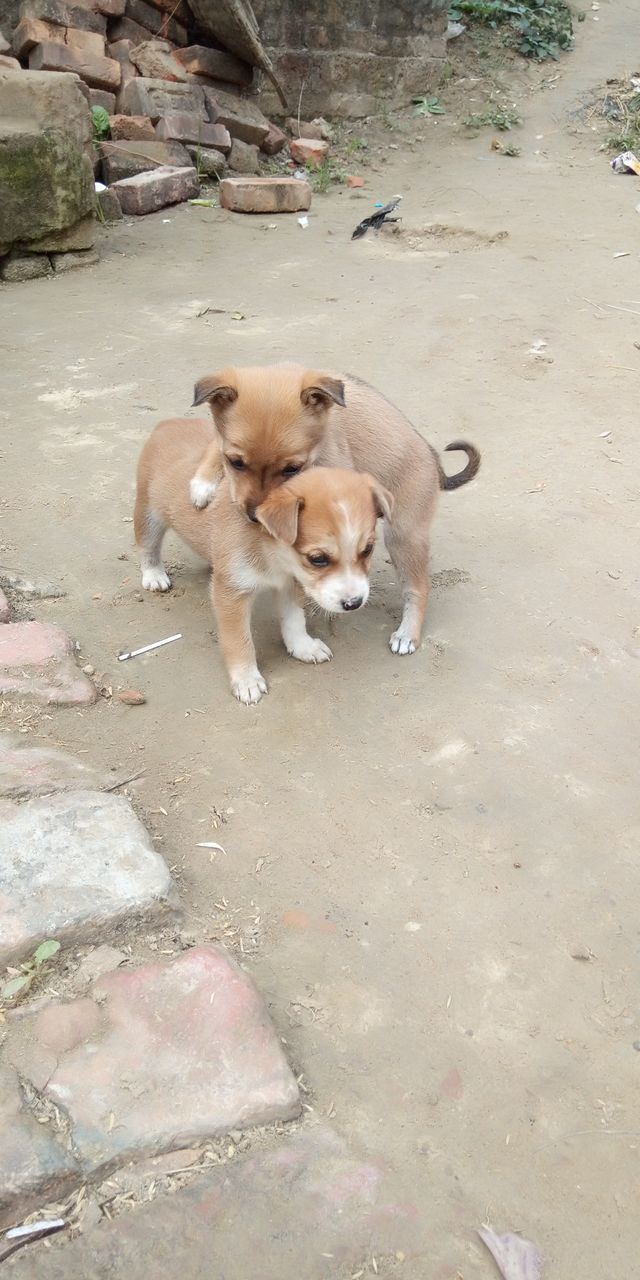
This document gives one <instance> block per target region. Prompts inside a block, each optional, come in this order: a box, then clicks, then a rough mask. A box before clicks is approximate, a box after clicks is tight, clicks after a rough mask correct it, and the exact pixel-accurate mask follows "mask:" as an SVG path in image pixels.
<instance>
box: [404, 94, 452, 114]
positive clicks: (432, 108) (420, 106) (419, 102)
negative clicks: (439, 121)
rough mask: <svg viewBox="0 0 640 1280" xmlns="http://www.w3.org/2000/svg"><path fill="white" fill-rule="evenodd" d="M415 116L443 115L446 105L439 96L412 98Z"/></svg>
mask: <svg viewBox="0 0 640 1280" xmlns="http://www.w3.org/2000/svg"><path fill="white" fill-rule="evenodd" d="M411 101H412V103H413V114H414V116H443V115H444V107H443V105H442V103H441V102H440V99H439V98H425V97H418V98H412V99H411Z"/></svg>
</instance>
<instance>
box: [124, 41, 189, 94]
mask: <svg viewBox="0 0 640 1280" xmlns="http://www.w3.org/2000/svg"><path fill="white" fill-rule="evenodd" d="M130 56H131V61H132V62H133V64H134V66H135V67H137V68H138V71H139V72H140V75H141V76H146V77H147V78H148V79H149V80H173V81H176V82H177V83H179V84H186V82H187V73H186V71H185V69H184V67H183V66H181V65H180V63H179V62H178V60H177V58H174V56H173V48H172V46H171V45H170V44H169V43H168V41H166V40H144V41H143V42H142V44H138V45H134V46H133V48H132V50H131V55H130Z"/></svg>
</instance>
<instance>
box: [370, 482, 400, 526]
mask: <svg viewBox="0 0 640 1280" xmlns="http://www.w3.org/2000/svg"><path fill="white" fill-rule="evenodd" d="M369 482H370V484H371V495H372V497H373V505H374V507H375V509H376V514H377V516H378V519H379V520H380V519H381V518H384V519H385V520H390V519H391V513H392V511H393V502H394V499H393V494H392V493H389V490H388V489H385V487H384V485H382V484H380V483H379V482H378V481H377V480H374V478H373V476H369Z"/></svg>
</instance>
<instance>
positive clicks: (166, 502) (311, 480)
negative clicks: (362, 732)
mask: <svg viewBox="0 0 640 1280" xmlns="http://www.w3.org/2000/svg"><path fill="white" fill-rule="evenodd" d="M213 439H214V428H213V426H212V425H211V424H210V423H209V422H207V421H195V422H194V421H191V420H190V419H184V420H177V421H176V420H173V421H169V422H162V423H160V424H159V425H158V426H157V427H156V428H155V430H154V431H153V432H152V434H151V436H150V437H149V439H148V440H147V442H146V444H145V445H144V448H143V450H142V453H141V455H140V460H139V463H138V473H137V493H136V505H135V513H134V527H135V535H136V542H137V543H138V545H139V547H140V549H141V567H142V585H143V587H145V588H146V589H147V590H148V591H167V590H168V589H169V587H170V585H171V583H170V579H169V576H168V574H167V572H166V570H165V568H164V565H163V563H162V559H161V548H162V540H163V538H164V535H165V533H166V531H167V529H169V528H171V529H174V530H175V531H176V533H178V534H179V535H180V537H181V538H183V539H184V541H185V542H187V543H188V544H189V546H190V547H191V548H192V549H193V550H194V551H196V552H197V554H198V555H200V556H202V558H203V559H204V560H207V561H208V562H209V564H211V565H212V568H213V574H212V602H213V606H214V609H215V613H216V617H217V622H218V634H219V638H220V644H221V646H222V650H223V654H224V658H225V662H226V665H227V669H228V672H229V678H230V681H231V688H232V692H233V693H234V694H235V696H236V698H238V699H239V700H240V701H241V702H244V703H247V704H249V703H254V702H258V701H259V700H260V698H261V697H262V695H263V694H264V693H266V691H267V685H266V682H265V680H264V678H263V676H262V675H261V673H260V671H259V669H258V666H257V663H256V653H255V648H254V644H253V639H252V635H251V607H252V604H253V600H254V598H255V595H256V593H257V592H258V591H260V590H262V589H263V588H265V587H272V588H275V590H276V592H277V593H278V605H279V612H280V626H281V631H282V638H283V640H284V643H285V646H286V648H287V650H288V652H289V653H290V654H291V655H292V657H294V658H298V659H299V660H300V661H301V662H310V663H317V662H327V661H328V660H329V659H330V658H331V657H332V653H331V650H330V649H329V648H328V646H327V645H326V644H325V643H324V641H323V640H318V639H314V638H313V637H312V636H310V635H309V634H308V632H307V626H306V620H305V616H304V610H303V608H302V601H303V599H304V597H305V596H306V597H308V598H309V599H310V600H312V601H314V602H315V603H316V604H317V605H319V606H320V607H321V608H323V609H325V610H327V611H328V612H330V613H342V612H351V611H354V610H356V609H359V608H361V607H362V605H364V604H365V603H366V601H367V599H368V596H369V564H370V561H371V553H372V551H373V547H374V544H375V538H376V522H377V520H378V518H379V517H380V516H384V517H385V518H387V519H388V518H389V517H390V516H391V509H392V505H393V499H392V497H391V495H390V494H389V493H388V492H387V490H386V489H385V488H384V486H382V485H381V484H379V483H378V481H376V480H374V479H373V477H371V476H369V475H367V474H365V473H359V472H354V471H352V470H351V471H350V470H336V469H327V468H318V467H315V468H310V469H309V470H306V471H304V472H303V473H301V474H300V475H298V476H296V477H295V478H293V479H291V480H288V481H287V482H286V483H284V484H282V485H281V486H279V487H277V488H275V489H273V490H272V491H271V492H270V493H269V494H266V495H264V500H263V501H261V502H260V504H259V505H258V506H257V507H256V508H255V509H253V510H252V519H251V520H249V519H248V518H247V515H246V514H245V511H244V508H243V507H242V506H240V505H238V504H237V503H236V502H234V501H233V499H232V494H231V486H230V484H229V483H228V481H227V480H226V479H223V480H222V482H221V483H220V485H219V486H218V488H217V491H216V494H215V498H214V500H213V502H212V504H211V506H210V507H209V508H208V510H207V511H203V512H197V511H195V510H194V507H193V504H192V502H191V499H190V492H189V481H190V478H191V477H192V476H193V474H194V471H195V469H196V467H198V464H199V463H200V462H201V459H202V457H203V454H204V453H205V451H206V449H207V448H210V447H211V444H212V441H213Z"/></svg>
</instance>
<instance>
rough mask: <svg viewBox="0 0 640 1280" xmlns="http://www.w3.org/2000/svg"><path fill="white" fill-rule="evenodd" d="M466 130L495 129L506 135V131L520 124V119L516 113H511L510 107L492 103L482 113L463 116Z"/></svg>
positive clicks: (477, 112)
mask: <svg viewBox="0 0 640 1280" xmlns="http://www.w3.org/2000/svg"><path fill="white" fill-rule="evenodd" d="M462 123H463V124H465V125H466V126H467V128H468V129H485V128H491V129H497V130H498V132H499V133H506V132H507V130H508V129H512V128H513V126H514V125H516V124H522V119H521V117H520V116H519V115H518V112H517V111H513V110H512V109H511V108H510V107H499V106H498V104H497V103H495V102H492V103H490V105H489V106H488V107H485V109H484V111H476V112H474V113H473V114H472V115H470V116H465V118H464V120H463V121H462Z"/></svg>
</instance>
